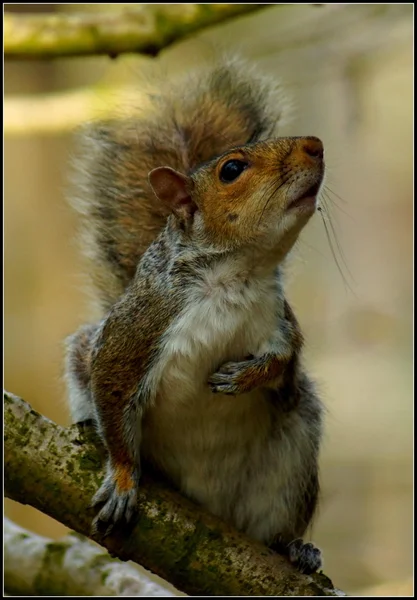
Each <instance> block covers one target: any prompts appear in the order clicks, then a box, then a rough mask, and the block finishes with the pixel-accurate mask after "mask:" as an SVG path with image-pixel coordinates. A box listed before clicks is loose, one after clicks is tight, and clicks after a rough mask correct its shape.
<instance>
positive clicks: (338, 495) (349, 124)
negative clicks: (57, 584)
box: [4, 4, 413, 595]
mask: <svg viewBox="0 0 417 600" xmlns="http://www.w3.org/2000/svg"><path fill="white" fill-rule="evenodd" d="M121 6H123V5H120V4H118V5H111V4H110V5H103V4H98V5H71V4H60V5H54V4H49V5H36V4H32V5H30V6H29V5H18V4H15V5H6V6H5V10H6V11H15V12H16V11H20V12H26V11H28V10H29V9H30V12H35V11H37V12H51V11H64V12H71V11H75V10H77V11H82V10H88V11H93V10H94V11H100V10H118V9H120V7H121ZM412 42H413V5H412V4H398V5H397V4H355V5H349V4H334V5H333V4H332V5H330V4H329V5H326V4H324V5H271V6H270V7H268V8H266V9H263V10H261V11H259V12H256V13H253V14H251V15H248V16H244V17H241V18H237V19H235V20H234V21H231V22H228V23H226V24H223V25H220V26H217V27H214V28H211V29H210V30H207V31H204V32H202V33H200V34H198V35H195V36H193V37H192V38H190V39H188V40H184V41H183V42H181V43H178V44H176V45H175V46H173V47H171V48H169V49H167V50H166V51H164V52H162V54H161V55H160V56H159V57H158V58H156V59H147V58H143V57H137V56H132V55H125V56H124V55H122V56H119V58H118V59H117V60H110V59H109V58H107V57H97V58H72V59H65V60H63V59H62V60H55V61H27V62H25V61H13V62H11V61H10V62H9V61H6V62H5V65H4V66H5V98H6V113H5V141H4V150H5V163H4V164H5V206H4V217H5V224H4V234H5V245H4V249H5V259H4V260H5V276H4V277H5V279H4V281H5V288H4V289H5V292H4V300H5V338H4V356H5V363H4V376H5V388H6V389H7V390H9V391H11V392H13V393H15V394H17V395H19V396H21V397H22V398H24V399H25V400H27V401H28V402H30V403H31V404H32V406H33V407H34V408H35V409H36V410H38V411H40V412H41V413H43V414H44V415H46V416H47V417H49V418H51V419H53V420H54V421H56V422H57V423H60V424H63V425H65V424H68V423H69V417H68V412H67V408H66V404H65V388H64V385H63V382H62V357H63V351H62V342H63V340H64V338H65V337H66V336H67V335H68V334H70V333H72V332H73V331H74V330H75V329H76V328H77V327H78V326H79V325H80V324H82V323H83V322H84V321H85V320H86V319H87V316H88V299H87V297H86V295H85V293H84V290H83V280H82V276H81V274H82V264H81V260H80V256H79V253H78V250H77V246H76V243H75V241H74V240H75V233H76V219H75V216H74V215H73V214H72V212H71V210H70V209H69V208H68V207H67V204H66V200H65V194H66V186H67V182H68V170H69V162H70V158H71V154H72V152H73V151H74V145H73V136H72V131H71V130H72V128H73V125H75V124H77V123H81V122H83V120H85V118H89V117H91V114H90V112H91V111H90V108H89V109H88V110H89V111H90V112H87V109H86V108H85V107H86V105H87V102H86V101H84V100H83V98H85V97H87V96H88V95H89V97H90V100H91V97H93V99H94V102H96V103H97V106H98V109H97V110H98V111H100V110H104V109H105V110H107V108H108V102H109V100H108V99H109V97H111V98H112V101H113V100H114V98H115V97H116V96H118V95H120V96H121V105H123V102H124V99H123V90H124V89H125V88H126V86H127V87H128V88H129V89H130V87H131V86H137V88H138V95H137V98H140V80H141V73H145V74H146V73H148V74H149V72H150V71H152V72H153V71H154V69H155V65H157V66H158V70H160V72H161V73H163V74H164V76H170V75H172V76H175V74H176V73H180V72H187V71H188V70H189V69H191V68H193V67H197V68H198V65H199V64H200V63H201V62H202V61H207V60H209V61H210V60H215V59H216V56H218V54H219V51H225V52H228V51H232V52H234V53H236V52H237V53H239V54H240V55H242V56H243V57H246V58H247V59H249V60H250V61H251V62H252V63H253V64H254V65H255V67H256V68H257V69H259V71H260V72H264V73H265V74H266V75H270V76H272V77H274V78H276V79H279V80H281V81H282V82H283V83H284V85H285V87H286V89H287V90H288V94H289V96H290V97H291V98H292V100H293V106H294V110H293V115H294V118H293V121H292V123H289V124H288V125H287V126H285V127H284V128H283V129H282V134H283V135H316V136H318V137H320V138H321V139H322V140H323V142H324V146H325V152H326V163H327V166H328V175H327V181H326V184H327V187H328V189H327V191H326V196H325V201H326V204H327V207H328V212H329V214H330V216H331V218H332V222H333V226H334V229H335V231H336V234H337V235H336V238H335V237H334V236H333V240H332V246H333V252H334V254H335V256H336V258H337V261H338V263H339V265H340V270H341V271H342V274H341V273H340V271H339V269H338V268H337V265H336V262H335V258H334V256H333V253H332V251H331V249H330V245H329V241H328V238H327V235H326V231H325V228H324V226H323V222H322V220H321V218H320V215H317V216H315V217H314V219H313V221H312V222H311V223H310V224H309V225H308V227H307V229H306V231H305V232H304V234H303V237H302V240H301V241H300V243H299V244H298V247H297V249H296V251H295V252H294V256H293V259H292V261H291V266H290V269H289V271H288V289H289V295H290V300H291V301H292V304H293V308H294V310H295V312H296V314H297V315H298V317H299V320H300V322H301V325H302V327H303V329H304V333H305V337H306V357H305V362H306V364H307V366H308V369H309V371H310V372H311V374H313V375H314V377H315V378H316V380H317V381H318V385H319V388H320V389H321V392H322V395H323V397H324V399H325V402H326V405H327V408H328V415H327V427H326V436H325V441H324V445H323V452H322V458H321V466H322V474H321V477H322V488H323V490H322V499H321V506H320V510H319V515H318V517H317V519H316V522H315V525H314V528H313V531H312V539H313V540H314V541H315V542H316V543H317V544H318V545H319V546H320V547H321V548H322V549H323V552H324V558H325V566H324V569H325V572H326V573H327V574H328V575H329V576H330V577H331V579H332V580H333V582H334V584H335V585H336V586H337V587H340V588H341V589H343V590H344V591H345V592H347V593H349V594H356V593H361V592H363V590H366V591H367V592H369V593H370V594H372V590H374V592H375V595H380V594H381V595H382V594H383V593H384V590H389V592H388V593H389V594H392V595H411V594H412V583H411V577H412V564H413V548H412V541H413V540H412V536H413V534H412V531H413V520H412V519H413V513H412V506H413V493H412V467H413V458H412V457H413V426H412V423H413V404H412V385H413V379H412V373H413V368H412V363H413V360H412V317H413V312H412V289H413V278H412V266H413V265H412V255H413V253H412V248H413V228H412V223H413V201H412V194H413V187H412V186H413V182H412V106H413V88H412V85H413V84H412V72H413V59H412ZM90 86H91V89H92V90H93V92H91V91H89V87H90ZM100 90H103V94H104V90H106V93H107V90H113V92H110V96H109V95H107V96H106V97H105V100H104V101H103V98H102V97H101V94H100ZM51 94H52V96H51ZM112 94H113V95H112ZM41 96H45V97H46V96H48V98H49V99H48V101H46V98H45V99H44V102H43V104H42V100H41V99H40V98H41ZM126 97H127V96H126ZM21 98H23V99H24V101H21V100H19V99H21ZM129 101H130V100H129ZM129 101H126V103H127V104H128V102H129ZM83 102H84V103H83ZM90 104H91V102H90ZM90 104H89V106H90ZM103 107H105V108H103ZM7 109H8V110H7ZM118 110H119V113H120V108H119V109H118ZM67 112H68V114H67ZM328 228H330V223H328ZM339 248H340V249H342V252H343V255H344V260H343V258H342V256H341V251H340V249H339ZM345 263H346V264H345ZM350 274H351V275H350ZM5 509H6V513H7V515H8V516H9V517H10V518H12V519H14V520H15V521H16V522H17V523H19V524H21V525H23V526H24V527H27V528H28V529H31V530H33V531H35V532H37V533H41V534H43V535H46V536H49V537H54V538H55V537H58V536H60V535H62V534H63V533H64V532H65V528H64V527H63V526H62V525H60V524H59V523H56V522H55V521H53V520H52V519H50V518H49V517H46V516H45V515H42V514H40V513H38V512H37V511H35V510H34V509H32V508H30V507H27V506H20V505H17V504H14V503H12V502H11V501H6V506H5ZM387 586H388V587H387ZM389 586H390V587H389Z"/></svg>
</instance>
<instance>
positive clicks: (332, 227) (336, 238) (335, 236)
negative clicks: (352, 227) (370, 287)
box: [322, 203, 356, 283]
mask: <svg viewBox="0 0 417 600" xmlns="http://www.w3.org/2000/svg"><path fill="white" fill-rule="evenodd" d="M324 206H325V209H326V211H323V212H324V214H323V212H322V218H323V219H324V218H325V216H326V217H327V220H328V223H329V225H330V229H331V231H332V233H333V238H334V241H335V242H336V246H337V249H338V251H339V254H340V257H341V259H342V261H343V264H344V265H345V267H346V270H347V272H348V273H349V276H350V278H351V280H352V282H353V283H356V282H355V278H354V277H353V275H352V273H351V271H350V269H349V266H348V264H347V259H346V256H345V253H344V252H343V248H342V246H341V244H340V242H339V239H338V237H337V232H336V229H335V227H334V225H333V221H332V218H331V216H330V211H329V208H328V206H327V205H326V203H324ZM324 215H325V216H324Z"/></svg>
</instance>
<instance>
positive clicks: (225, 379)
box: [208, 360, 253, 395]
mask: <svg viewBox="0 0 417 600" xmlns="http://www.w3.org/2000/svg"><path fill="white" fill-rule="evenodd" d="M252 366H253V361H251V360H243V361H241V362H232V361H231V362H227V363H224V365H222V366H221V367H220V368H219V370H218V371H216V373H213V375H211V376H210V377H209V380H208V384H209V386H210V388H211V391H212V392H213V393H214V394H229V395H236V394H243V393H244V392H248V391H249V390H250V389H251V387H250V385H248V384H250V382H249V378H248V377H247V375H248V374H249V372H250V369H251V367H252Z"/></svg>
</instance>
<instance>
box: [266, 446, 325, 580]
mask: <svg viewBox="0 0 417 600" xmlns="http://www.w3.org/2000/svg"><path fill="white" fill-rule="evenodd" d="M313 454H314V453H313ZM296 481H297V480H296V479H295V481H294V480H293V481H292V485H294V484H295V485H297V484H296ZM299 481H300V484H299V485H298V487H299V493H296V492H295V490H292V492H291V495H290V496H289V497H290V498H293V499H294V498H297V500H296V502H295V503H293V505H292V507H291V508H292V510H293V514H294V515H295V518H294V521H293V529H292V530H288V531H286V532H283V533H280V534H278V535H277V536H276V537H275V539H274V541H273V542H272V544H270V546H269V547H270V548H271V549H272V550H274V551H276V552H278V553H279V554H283V555H285V556H287V557H288V559H289V561H290V562H291V563H292V564H293V565H295V566H296V567H297V568H298V569H299V570H300V571H301V572H302V573H306V574H308V573H314V572H315V571H317V570H318V569H320V568H321V566H322V562H323V561H322V553H321V550H320V549H319V548H317V547H316V546H315V545H314V544H312V543H311V542H307V543H304V542H303V540H302V537H301V536H302V535H304V533H305V531H306V530H307V528H308V526H309V525H310V524H311V520H312V518H313V515H314V512H315V509H316V506H317V498H318V492H319V481H318V470H317V462H316V459H315V458H314V457H313V456H310V465H309V475H308V476H307V474H306V473H305V474H304V475H303V477H302V478H300V480H299Z"/></svg>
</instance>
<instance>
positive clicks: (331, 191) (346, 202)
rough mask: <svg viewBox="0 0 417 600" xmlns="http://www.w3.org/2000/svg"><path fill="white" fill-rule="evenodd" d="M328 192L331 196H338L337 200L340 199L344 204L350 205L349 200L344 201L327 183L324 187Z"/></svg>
mask: <svg viewBox="0 0 417 600" xmlns="http://www.w3.org/2000/svg"><path fill="white" fill-rule="evenodd" d="M323 187H324V188H325V189H326V190H328V191H329V192H330V193H331V194H333V196H336V198H338V199H339V200H340V201H341V202H343V204H348V201H347V200H344V199H343V198H342V197H341V196H339V195H338V194H336V192H334V191H333V190H332V189H331V188H330V187H329V186H328V185H327V183H326V184H325V185H324V186H323Z"/></svg>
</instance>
